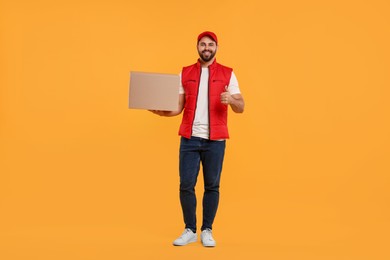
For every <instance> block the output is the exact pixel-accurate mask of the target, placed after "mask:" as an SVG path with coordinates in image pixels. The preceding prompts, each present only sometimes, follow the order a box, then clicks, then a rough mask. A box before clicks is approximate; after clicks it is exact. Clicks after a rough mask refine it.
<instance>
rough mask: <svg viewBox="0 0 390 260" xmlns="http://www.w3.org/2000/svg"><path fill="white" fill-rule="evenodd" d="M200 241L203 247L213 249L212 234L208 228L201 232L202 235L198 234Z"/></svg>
mask: <svg viewBox="0 0 390 260" xmlns="http://www.w3.org/2000/svg"><path fill="white" fill-rule="evenodd" d="M200 241H202V244H203V246H207V247H213V246H215V244H216V243H215V240H214V238H213V233H212V231H211V229H209V228H207V229H205V230H203V231H202V234H200Z"/></svg>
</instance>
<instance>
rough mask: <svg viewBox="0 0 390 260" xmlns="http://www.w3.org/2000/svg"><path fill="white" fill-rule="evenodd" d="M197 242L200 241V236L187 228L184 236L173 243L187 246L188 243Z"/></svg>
mask: <svg viewBox="0 0 390 260" xmlns="http://www.w3.org/2000/svg"><path fill="white" fill-rule="evenodd" d="M197 240H198V236H197V235H196V233H194V232H192V230H191V229H189V228H186V229H184V232H183V234H181V236H180V237H179V238H178V239H176V240H175V241H173V245H175V246H185V245H187V244H188V243H193V242H196V241H197Z"/></svg>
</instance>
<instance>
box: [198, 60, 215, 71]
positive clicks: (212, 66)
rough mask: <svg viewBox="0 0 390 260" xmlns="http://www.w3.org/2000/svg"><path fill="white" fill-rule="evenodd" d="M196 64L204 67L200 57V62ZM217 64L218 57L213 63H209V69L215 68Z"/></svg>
mask: <svg viewBox="0 0 390 260" xmlns="http://www.w3.org/2000/svg"><path fill="white" fill-rule="evenodd" d="M196 66H197V67H198V68H200V67H202V64H201V63H200V58H199V59H198V62H197V63H196ZM216 66H217V58H215V59H214V61H213V63H211V64H210V65H209V69H214V68H215V67H216Z"/></svg>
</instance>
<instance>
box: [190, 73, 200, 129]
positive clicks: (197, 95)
mask: <svg viewBox="0 0 390 260" xmlns="http://www.w3.org/2000/svg"><path fill="white" fill-rule="evenodd" d="M201 76H202V67H201V68H200V71H199V79H198V90H197V93H196V100H195V110H194V117H193V118H192V124H191V136H192V133H193V131H194V130H193V128H194V121H195V114H196V109H197V107H198V98H199V86H200V77H201Z"/></svg>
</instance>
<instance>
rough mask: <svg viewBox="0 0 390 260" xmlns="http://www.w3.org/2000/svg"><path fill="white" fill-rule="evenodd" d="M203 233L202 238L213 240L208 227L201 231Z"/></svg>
mask: <svg viewBox="0 0 390 260" xmlns="http://www.w3.org/2000/svg"><path fill="white" fill-rule="evenodd" d="M203 234H204V238H203V239H205V240H214V239H213V236H212V233H211V230H210V229H205V230H204V231H203Z"/></svg>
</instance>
